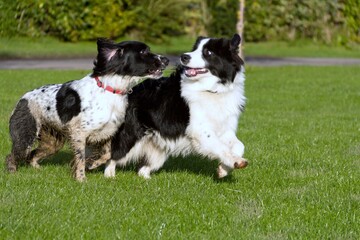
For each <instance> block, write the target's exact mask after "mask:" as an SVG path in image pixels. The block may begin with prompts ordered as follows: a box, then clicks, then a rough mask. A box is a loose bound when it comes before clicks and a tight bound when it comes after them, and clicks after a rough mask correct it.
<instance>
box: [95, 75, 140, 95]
mask: <svg viewBox="0 0 360 240" xmlns="http://www.w3.org/2000/svg"><path fill="white" fill-rule="evenodd" d="M98 78H99V80H100V81H101V82H102V84H103V87H104V88H106V87H107V86H110V87H111V88H113V89H115V90H120V91H121V92H124V93H127V92H128V91H130V89H131V88H132V87H134V86H135V85H136V84H137V83H138V82H139V81H140V80H141V79H142V78H141V77H136V76H121V75H105V76H101V77H98Z"/></svg>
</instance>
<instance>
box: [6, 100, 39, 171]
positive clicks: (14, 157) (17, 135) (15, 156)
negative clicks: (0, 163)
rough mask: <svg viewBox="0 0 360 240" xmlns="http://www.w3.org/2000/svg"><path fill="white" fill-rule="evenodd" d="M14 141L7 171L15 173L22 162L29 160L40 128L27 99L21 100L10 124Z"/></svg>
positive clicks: (7, 162) (7, 160)
mask: <svg viewBox="0 0 360 240" xmlns="http://www.w3.org/2000/svg"><path fill="white" fill-rule="evenodd" d="M9 129H10V136H11V140H12V148H11V153H10V155H8V156H7V157H6V165H7V170H8V171H9V172H15V171H16V169H17V165H18V164H19V162H20V161H24V160H26V159H28V157H29V154H30V152H31V148H32V145H33V144H34V142H35V140H36V137H37V132H38V127H37V123H36V120H35V118H34V116H33V115H32V114H31V112H30V109H29V103H28V100H26V99H21V100H20V101H19V102H18V104H17V105H16V107H15V110H14V112H13V114H12V115H11V117H10V122H9Z"/></svg>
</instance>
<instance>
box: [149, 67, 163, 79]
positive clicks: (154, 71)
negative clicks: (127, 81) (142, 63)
mask: <svg viewBox="0 0 360 240" xmlns="http://www.w3.org/2000/svg"><path fill="white" fill-rule="evenodd" d="M149 73H150V74H151V75H154V76H155V77H159V76H161V75H162V74H163V69H150V70H149Z"/></svg>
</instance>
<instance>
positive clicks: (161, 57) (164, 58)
mask: <svg viewBox="0 0 360 240" xmlns="http://www.w3.org/2000/svg"><path fill="white" fill-rule="evenodd" d="M160 61H161V63H162V64H163V65H165V66H167V65H168V64H169V62H170V60H169V59H168V58H167V57H164V56H160Z"/></svg>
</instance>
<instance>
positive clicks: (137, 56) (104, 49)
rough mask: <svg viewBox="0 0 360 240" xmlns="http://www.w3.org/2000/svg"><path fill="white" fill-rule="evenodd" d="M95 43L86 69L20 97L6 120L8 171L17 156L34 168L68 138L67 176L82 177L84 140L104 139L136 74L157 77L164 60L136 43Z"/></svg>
mask: <svg viewBox="0 0 360 240" xmlns="http://www.w3.org/2000/svg"><path fill="white" fill-rule="evenodd" d="M97 47H98V54H97V58H96V60H95V61H94V68H93V72H92V74H89V75H87V76H85V77H84V78H82V79H80V80H75V81H70V82H66V83H64V84H50V85H45V86H42V87H40V88H37V89H35V90H32V91H30V92H27V93H26V94H25V95H23V96H22V97H21V99H20V100H19V102H18V103H17V105H16V107H15V109H14V111H13V113H12V115H11V117H10V122H9V129H10V136H11V140H12V149H11V153H10V154H9V155H8V156H7V157H6V163H7V169H8V171H9V172H15V171H16V170H17V167H18V165H19V163H20V162H21V161H27V162H28V163H30V165H31V166H33V167H35V168H39V167H40V166H39V161H40V160H42V159H44V158H46V157H48V156H50V155H52V154H55V153H56V152H57V151H59V150H60V149H61V148H62V147H63V145H64V142H65V140H68V141H69V142H70V146H71V148H72V150H73V152H74V160H73V175H74V177H75V178H76V180H78V181H84V180H85V179H86V177H85V147H86V145H87V144H90V145H93V144H96V143H99V142H102V143H103V142H106V141H108V140H109V139H110V138H111V137H112V136H113V135H114V134H115V132H116V131H117V129H118V128H119V126H120V125H121V124H122V123H123V121H124V117H125V111H126V107H127V104H128V97H127V94H128V93H129V92H131V88H132V87H133V86H135V85H136V84H137V83H139V82H140V80H141V79H144V78H149V77H151V78H160V77H161V76H162V72H163V70H164V69H165V67H166V66H167V65H168V63H169V60H168V59H167V58H165V57H163V56H161V55H157V54H154V53H151V52H150V49H149V47H148V46H147V45H146V44H144V43H142V42H137V41H124V42H120V43H114V42H112V41H110V40H107V39H99V40H98V41H97ZM35 142H37V143H38V144H37V145H36V148H35V149H33V146H34V145H35Z"/></svg>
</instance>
